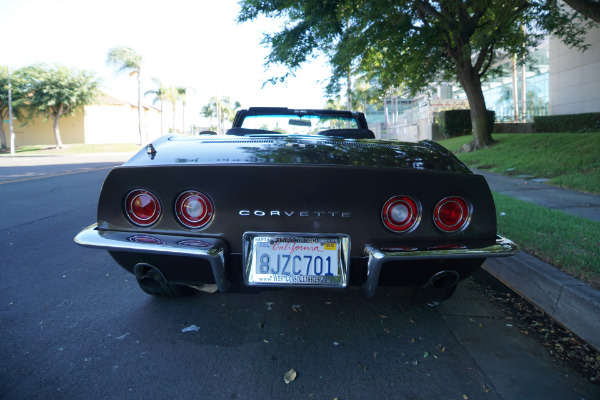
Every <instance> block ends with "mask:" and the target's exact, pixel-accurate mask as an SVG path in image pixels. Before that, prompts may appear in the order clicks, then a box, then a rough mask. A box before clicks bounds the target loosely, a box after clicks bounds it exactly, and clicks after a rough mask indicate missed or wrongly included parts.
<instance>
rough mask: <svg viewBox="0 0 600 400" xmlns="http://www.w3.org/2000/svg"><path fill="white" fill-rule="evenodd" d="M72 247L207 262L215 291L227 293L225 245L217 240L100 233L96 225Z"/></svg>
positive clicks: (78, 236) (90, 227)
mask: <svg viewBox="0 0 600 400" xmlns="http://www.w3.org/2000/svg"><path fill="white" fill-rule="evenodd" d="M75 243H77V244H78V245H80V246H84V247H91V248H95V249H102V250H109V251H124V252H134V253H150V254H160V255H172V256H188V257H196V258H200V259H203V260H207V261H208V262H209V263H210V265H211V268H212V272H213V275H214V277H215V282H216V284H217V287H218V288H219V291H221V292H225V291H227V289H229V280H228V279H227V277H226V276H225V265H226V263H227V254H228V251H227V245H226V244H225V242H224V241H222V240H220V239H213V238H198V239H194V238H190V237H187V236H170V235H154V234H153V235H147V234H136V233H132V232H100V231H98V227H97V224H94V225H91V226H89V227H87V228H86V229H84V230H83V231H81V232H80V233H79V234H78V235H77V236H76V237H75Z"/></svg>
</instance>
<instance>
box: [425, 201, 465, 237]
mask: <svg viewBox="0 0 600 400" xmlns="http://www.w3.org/2000/svg"><path fill="white" fill-rule="evenodd" d="M470 219H471V207H470V206H469V203H467V201H466V200H465V199H463V198H462V197H458V196H451V197H446V198H445V199H442V200H441V201H440V202H439V203H438V204H437V205H436V206H435V210H434V211H433V221H434V222H435V225H436V226H437V227H438V228H439V229H440V230H441V231H444V232H458V231H461V230H463V229H465V228H466V227H467V225H468V224H469V221H470Z"/></svg>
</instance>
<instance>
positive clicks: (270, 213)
mask: <svg viewBox="0 0 600 400" xmlns="http://www.w3.org/2000/svg"><path fill="white" fill-rule="evenodd" d="M238 214H239V215H241V216H242V217H249V216H256V217H292V216H297V217H340V218H351V217H352V213H351V212H344V211H279V210H269V211H262V210H253V211H251V210H240V211H239V213H238Z"/></svg>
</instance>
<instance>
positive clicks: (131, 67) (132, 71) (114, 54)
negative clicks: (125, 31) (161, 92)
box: [106, 46, 147, 144]
mask: <svg viewBox="0 0 600 400" xmlns="http://www.w3.org/2000/svg"><path fill="white" fill-rule="evenodd" d="M106 63H107V64H108V65H111V66H115V67H117V73H122V72H126V73H128V74H129V76H134V75H135V77H136V78H137V84H138V104H137V107H138V129H139V134H140V144H144V138H143V135H142V78H141V75H142V56H141V54H139V53H137V52H136V51H135V50H134V49H132V48H131V47H125V46H118V47H113V48H112V49H110V50H109V51H108V55H107V57H106ZM146 141H147V138H146Z"/></svg>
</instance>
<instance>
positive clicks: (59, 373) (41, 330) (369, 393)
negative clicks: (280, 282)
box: [0, 161, 600, 400]
mask: <svg viewBox="0 0 600 400" xmlns="http://www.w3.org/2000/svg"><path fill="white" fill-rule="evenodd" d="M61 162H62V161H61ZM61 165H67V164H61ZM110 165H111V164H110V163H106V164H104V163H101V164H93V165H86V164H81V165H79V166H77V168H76V170H74V169H73V168H71V167H68V168H66V167H65V168H57V169H47V168H48V167H38V169H37V170H36V169H35V168H32V169H31V170H27V171H25V170H19V169H18V168H17V169H14V168H13V169H10V168H11V167H7V166H0V205H1V207H0V238H1V240H0V254H1V256H2V262H1V267H0V332H1V337H2V341H1V343H0V360H1V361H0V399H7V400H8V399H28V400H30V399H334V398H338V399H340V400H342V399H373V398H380V399H459V400H460V399H577V400H580V399H586V400H590V399H598V398H600V390H599V387H598V386H594V385H592V384H590V383H589V382H587V381H586V380H585V379H584V378H583V377H581V376H580V375H579V373H578V372H577V371H574V370H572V369H570V368H569V367H567V366H565V365H563V364H561V363H560V362H557V361H555V360H553V359H552V358H551V357H550V356H549V355H548V354H547V352H546V351H545V350H544V349H543V348H542V347H541V346H540V345H538V343H536V342H535V341H534V340H532V339H531V338H529V337H527V336H525V335H523V334H521V333H519V329H518V327H516V326H515V325H514V324H513V323H511V322H512V321H509V320H507V319H505V316H504V314H503V313H502V311H500V310H499V309H498V308H496V306H495V305H493V304H492V303H491V302H490V301H489V300H488V298H487V296H486V295H485V294H484V293H482V291H481V289H479V285H477V284H475V283H474V282H472V281H466V282H463V283H462V284H461V285H460V286H459V289H458V290H457V293H456V295H455V296H454V297H453V298H452V299H451V300H449V301H447V302H444V303H442V304H440V305H438V306H435V307H432V306H428V305H418V304H412V303H403V302H401V301H399V300H398V297H397V292H396V291H395V290H393V289H389V290H385V289H381V290H378V292H377V295H376V297H375V298H374V299H373V300H370V301H367V300H366V299H364V297H363V295H362V292H361V291H360V290H347V291H336V292H331V291H312V290H300V289H288V290H282V291H276V292H261V293H259V294H241V293H225V294H222V293H217V294H212V295H211V294H204V293H202V294H200V293H199V294H197V295H193V296H191V297H187V298H181V299H157V298H152V297H151V296H148V295H146V294H145V293H143V292H142V291H141V290H140V289H139V288H138V287H137V284H136V282H135V278H134V277H133V276H131V275H129V274H127V273H126V272H124V271H123V270H122V269H121V268H120V267H118V266H117V265H116V263H114V262H113V261H112V259H111V258H110V257H109V256H108V254H106V253H105V252H103V251H96V250H90V249H84V248H81V247H78V246H77V245H75V244H74V243H73V237H74V236H75V234H76V233H77V232H78V231H79V230H81V229H82V228H84V227H85V226H87V225H89V224H91V223H92V222H94V220H95V212H96V205H97V198H98V194H99V192H100V188H101V184H102V180H103V178H104V176H105V175H106V173H107V171H108V170H107V169H106V168H107V167H109V166H110ZM40 168H41V170H40ZM69 168H71V169H69ZM44 171H45V172H44ZM65 171H66V172H65ZM8 173H10V175H11V177H10V179H9V178H6V175H7V174H8ZM21 173H27V174H30V175H28V176H20V174H21ZM3 176H4V178H3ZM291 369H294V370H295V371H296V372H297V376H296V379H295V380H294V381H293V382H291V383H289V384H286V383H285V382H284V374H285V373H286V372H288V371H290V370H291Z"/></svg>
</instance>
